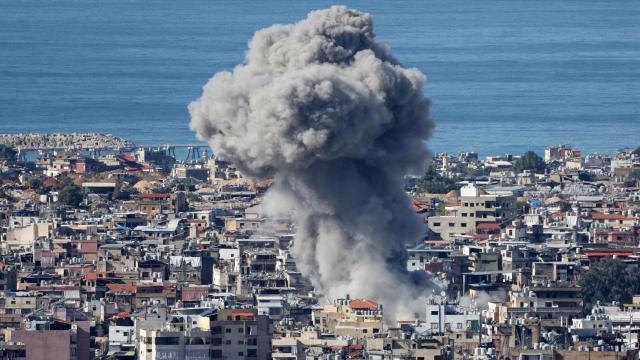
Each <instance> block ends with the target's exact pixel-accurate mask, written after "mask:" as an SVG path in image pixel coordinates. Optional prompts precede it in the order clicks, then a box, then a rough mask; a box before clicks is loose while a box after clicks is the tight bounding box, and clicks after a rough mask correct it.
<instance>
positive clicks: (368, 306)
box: [313, 297, 383, 339]
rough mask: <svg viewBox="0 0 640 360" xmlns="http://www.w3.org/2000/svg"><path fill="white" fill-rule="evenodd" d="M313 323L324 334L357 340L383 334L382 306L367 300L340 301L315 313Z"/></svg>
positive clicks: (347, 299)
mask: <svg viewBox="0 0 640 360" xmlns="http://www.w3.org/2000/svg"><path fill="white" fill-rule="evenodd" d="M313 323H314V325H315V326H317V327H318V328H319V329H320V331H321V332H323V333H332V334H334V335H335V336H345V337H350V338H355V339H365V338H372V337H375V336H377V335H379V334H382V328H383V322H382V306H380V305H379V304H378V303H376V302H375V301H372V300H366V299H354V300H350V299H349V298H348V297H347V298H346V299H338V300H336V301H335V302H334V303H333V304H327V305H325V306H324V308H322V309H321V310H316V311H314V312H313Z"/></svg>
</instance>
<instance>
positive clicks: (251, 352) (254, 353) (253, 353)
mask: <svg viewBox="0 0 640 360" xmlns="http://www.w3.org/2000/svg"><path fill="white" fill-rule="evenodd" d="M257 356H258V350H256V349H249V350H247V357H257Z"/></svg>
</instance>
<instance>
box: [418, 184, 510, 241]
mask: <svg viewBox="0 0 640 360" xmlns="http://www.w3.org/2000/svg"><path fill="white" fill-rule="evenodd" d="M445 210H446V214H445V215H440V216H432V217H430V218H429V219H428V223H429V229H431V230H432V231H433V232H435V233H438V234H440V236H441V237H442V238H443V239H444V240H452V239H453V237H454V236H455V235H465V234H467V235H468V234H475V233H476V232H477V230H478V225H480V224H482V223H488V224H496V223H497V224H501V223H504V222H506V221H510V220H511V219H512V218H513V217H515V216H516V215H517V206H516V196H515V195H503V194H493V195H492V194H487V193H486V192H485V191H484V190H483V189H481V188H479V187H477V186H476V185H475V184H467V185H465V186H464V187H462V189H460V198H459V201H458V202H457V203H455V204H453V205H451V206H448V207H447V208H446V209H445Z"/></svg>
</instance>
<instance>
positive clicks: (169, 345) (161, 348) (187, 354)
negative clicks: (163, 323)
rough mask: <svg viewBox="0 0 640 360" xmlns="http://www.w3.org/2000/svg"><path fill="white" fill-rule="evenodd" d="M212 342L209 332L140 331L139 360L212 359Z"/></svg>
mask: <svg viewBox="0 0 640 360" xmlns="http://www.w3.org/2000/svg"><path fill="white" fill-rule="evenodd" d="M210 342H211V338H210V334H209V332H208V331H202V330H188V331H172V330H145V329H140V333H139V334H138V359H140V360H160V359H171V360H185V359H193V360H200V359H202V360H205V359H209V358H210V356H209V354H210Z"/></svg>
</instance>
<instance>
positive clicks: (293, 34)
mask: <svg viewBox="0 0 640 360" xmlns="http://www.w3.org/2000/svg"><path fill="white" fill-rule="evenodd" d="M425 81H426V78H425V76H424V75H423V74H422V73H421V72H420V71H419V70H417V69H415V68H405V67H403V66H402V65H401V64H400V63H399V62H398V61H397V60H396V59H395V58H394V57H393V56H392V55H391V53H390V51H389V49H388V48H387V46H386V45H384V44H382V43H379V42H376V41H375V36H374V33H373V21H372V17H371V16H370V15H369V14H366V13H361V12H358V11H355V10H350V9H347V8H345V7H343V6H334V7H332V8H329V9H326V10H319V11H313V12H311V13H310V14H309V15H308V17H307V18H306V19H305V20H302V21H300V22H298V23H296V24H291V25H274V26H272V27H269V28H267V29H263V30H260V31H258V32H256V33H255V35H254V37H253V39H252V40H251V42H250V43H249V51H248V52H247V55H246V61H245V63H243V64H241V65H238V66H236V67H235V68H234V69H233V71H231V72H229V71H223V72H219V73H217V74H215V75H214V76H213V78H211V79H210V80H209V82H208V83H207V84H206V85H205V86H204V89H203V94H202V97H201V98H200V99H198V100H197V101H194V102H193V103H191V104H190V105H189V111H190V113H191V128H192V129H193V130H195V131H196V132H197V135H198V138H200V139H201V140H204V141H207V142H208V143H209V144H210V145H211V147H212V148H213V150H214V152H215V153H216V155H217V156H219V157H220V158H222V159H227V160H230V161H233V162H235V164H236V165H237V166H238V167H239V169H240V170H241V172H242V173H243V174H245V175H247V176H250V177H254V178H268V177H274V179H275V185H274V186H273V187H272V188H271V189H270V190H269V192H268V195H267V197H266V198H265V208H267V209H268V210H270V211H271V212H272V213H278V212H286V211H290V210H293V211H294V220H295V224H296V240H295V244H294V246H293V248H292V253H293V255H294V257H295V259H296V262H297V264H298V267H299V269H300V271H301V272H302V273H303V274H304V275H305V276H307V277H308V278H309V279H311V281H312V282H313V284H314V286H316V288H317V289H318V290H319V291H320V292H321V293H323V294H325V295H327V296H328V297H330V298H337V297H342V296H344V295H345V294H351V295H352V296H357V297H366V298H372V299H376V300H378V301H380V302H381V303H382V304H384V306H385V317H387V316H388V317H389V318H390V319H393V318H397V317H404V316H410V315H412V314H413V313H416V312H420V311H421V310H422V309H423V307H424V302H423V301H421V300H420V299H419V298H420V297H423V296H424V295H426V294H428V293H430V292H431V290H432V289H433V288H434V284H433V282H432V281H431V280H430V277H429V276H427V274H426V273H408V272H407V271H406V250H405V245H408V244H415V243H416V242H418V241H420V239H421V238H422V236H423V235H424V230H425V228H424V224H423V222H422V221H421V220H420V219H419V218H418V217H417V215H416V214H415V213H414V211H413V210H412V208H411V206H410V202H409V199H408V198H407V196H406V194H405V193H404V191H403V186H402V178H403V176H404V175H407V174H420V173H422V171H423V170H424V168H425V167H426V166H427V165H428V162H429V160H430V156H431V154H430V152H429V150H428V149H427V147H426V143H425V140H427V139H429V138H430V136H431V133H432V129H433V127H434V123H433V121H432V120H431V119H430V118H429V107H430V102H429V100H428V99H427V98H425V97H424V95H423V93H422V87H423V85H424V83H425Z"/></svg>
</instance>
